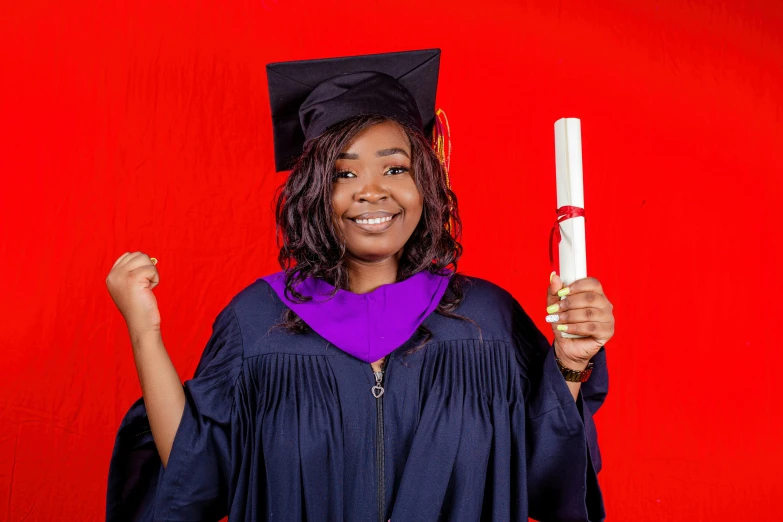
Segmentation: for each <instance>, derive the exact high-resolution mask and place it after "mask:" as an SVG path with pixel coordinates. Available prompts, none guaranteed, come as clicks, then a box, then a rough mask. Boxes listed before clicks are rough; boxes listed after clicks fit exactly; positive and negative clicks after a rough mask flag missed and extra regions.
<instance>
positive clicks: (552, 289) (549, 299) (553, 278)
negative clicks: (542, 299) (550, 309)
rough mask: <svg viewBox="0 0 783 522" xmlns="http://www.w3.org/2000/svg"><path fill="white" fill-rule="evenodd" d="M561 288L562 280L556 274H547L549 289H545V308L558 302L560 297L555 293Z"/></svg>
mask: <svg viewBox="0 0 783 522" xmlns="http://www.w3.org/2000/svg"><path fill="white" fill-rule="evenodd" d="M561 288H563V280H562V279H560V276H559V275H557V272H552V273H551V274H549V288H548V289H547V295H546V304H547V306H549V305H551V304H552V303H556V302H558V301H560V296H558V295H557V291H558V290H560V289H561Z"/></svg>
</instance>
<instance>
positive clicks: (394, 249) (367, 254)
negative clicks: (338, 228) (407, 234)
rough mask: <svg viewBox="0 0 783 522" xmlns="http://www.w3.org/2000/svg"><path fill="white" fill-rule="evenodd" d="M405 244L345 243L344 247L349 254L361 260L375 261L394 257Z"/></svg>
mask: <svg viewBox="0 0 783 522" xmlns="http://www.w3.org/2000/svg"><path fill="white" fill-rule="evenodd" d="M404 246H405V245H401V246H391V245H384V246H380V245H372V246H369V245H351V244H348V245H346V249H347V250H348V252H350V253H351V256H352V257H354V258H356V259H359V260H361V261H368V262H375V261H382V260H384V259H388V258H390V257H394V256H395V255H396V254H397V253H399V252H400V251H401V250H402V249H403V247H404Z"/></svg>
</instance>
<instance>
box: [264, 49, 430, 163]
mask: <svg viewBox="0 0 783 522" xmlns="http://www.w3.org/2000/svg"><path fill="white" fill-rule="evenodd" d="M439 66H440V49H423V50H417V51H405V52H396V53H382V54H367V55H362V56H346V57H340V58H326V59H317V60H299V61H293V62H276V63H270V64H267V66H266V71H267V81H268V83H269V103H270V106H271V109H272V128H273V135H274V143H275V167H276V170H277V171H281V170H287V169H289V168H291V166H292V163H293V160H294V159H295V158H296V157H297V156H299V155H300V154H301V153H302V150H303V148H304V144H305V143H306V142H307V141H309V140H310V139H312V138H314V137H316V136H318V135H320V134H321V133H323V132H324V131H325V130H326V129H327V128H329V127H330V126H332V125H334V124H336V123H339V122H340V121H343V120H345V119H347V118H350V117H352V116H357V115H360V114H378V115H381V116H388V117H392V118H396V119H398V120H400V121H403V122H407V123H411V124H412V125H414V126H416V127H418V128H419V129H421V130H422V131H423V132H425V133H427V132H429V130H430V129H432V126H433V124H434V122H435V93H436V91H437V86H438V69H439Z"/></svg>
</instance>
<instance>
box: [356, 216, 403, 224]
mask: <svg viewBox="0 0 783 522" xmlns="http://www.w3.org/2000/svg"><path fill="white" fill-rule="evenodd" d="M393 217H394V216H389V217H382V218H371V219H357V220H356V222H357V223H359V224H360V225H380V224H381V223H386V222H387V221H391V220H392V218H393Z"/></svg>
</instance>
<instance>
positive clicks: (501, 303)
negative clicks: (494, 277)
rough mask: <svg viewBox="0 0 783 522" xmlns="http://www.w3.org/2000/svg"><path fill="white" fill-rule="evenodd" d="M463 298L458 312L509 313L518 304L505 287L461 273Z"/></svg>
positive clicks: (474, 313)
mask: <svg viewBox="0 0 783 522" xmlns="http://www.w3.org/2000/svg"><path fill="white" fill-rule="evenodd" d="M461 277H462V281H461V287H462V293H463V298H462V302H461V303H460V306H459V310H460V311H459V312H458V313H462V314H466V315H478V316H485V315H498V314H500V315H505V314H506V313H508V314H511V312H512V311H513V309H514V307H515V306H519V305H518V304H517V302H516V300H515V299H514V296H512V295H511V293H510V292H509V291H508V290H506V289H505V288H503V287H501V286H500V285H497V284H495V283H493V282H491V281H488V280H486V279H482V278H480V277H473V276H467V275H462V276H461Z"/></svg>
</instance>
